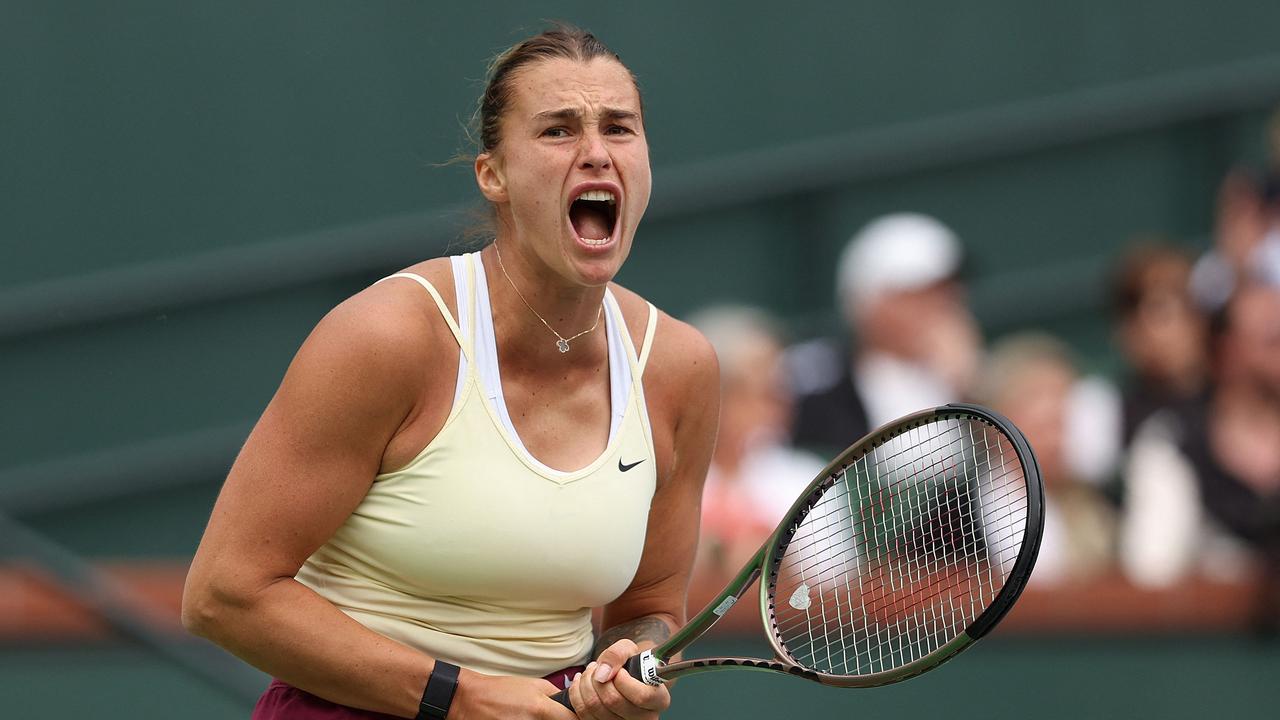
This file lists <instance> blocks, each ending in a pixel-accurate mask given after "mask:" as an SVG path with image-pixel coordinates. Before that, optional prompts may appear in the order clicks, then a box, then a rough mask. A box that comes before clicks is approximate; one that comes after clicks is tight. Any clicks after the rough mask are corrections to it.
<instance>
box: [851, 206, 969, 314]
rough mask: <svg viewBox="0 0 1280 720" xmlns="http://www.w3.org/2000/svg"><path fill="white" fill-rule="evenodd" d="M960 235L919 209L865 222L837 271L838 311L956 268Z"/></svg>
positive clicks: (926, 283) (949, 273)
mask: <svg viewBox="0 0 1280 720" xmlns="http://www.w3.org/2000/svg"><path fill="white" fill-rule="evenodd" d="M961 256H962V251H961V248H960V240H959V238H957V237H956V234H955V233H954V232H952V231H951V229H950V228H948V227H947V226H946V225H943V224H942V223H941V222H938V221H937V220H935V219H934V218H932V217H929V216H928V215H922V214H920V213H895V214H892V215H885V216H883V217H879V218H876V219H875V220H872V221H871V222H869V223H867V224H866V225H865V226H863V228H862V229H861V230H859V231H858V233H857V234H856V235H854V236H853V238H852V239H851V240H850V241H849V244H848V245H847V246H845V249H844V252H843V253H842V254H841V255H840V264H839V266H838V267H837V270H836V291H837V294H838V295H839V298H840V304H841V310H842V312H844V313H846V314H847V313H849V312H851V311H852V310H853V309H855V308H858V307H865V306H866V304H867V303H868V302H869V301H871V300H873V299H874V298H876V297H878V296H879V295H881V294H883V293H885V292H892V291H895V290H914V289H918V288H923V287H928V286H929V285H932V284H934V283H937V282H940V281H942V280H945V279H947V278H950V277H952V276H954V275H955V274H956V273H957V272H958V271H959V270H960V262H961Z"/></svg>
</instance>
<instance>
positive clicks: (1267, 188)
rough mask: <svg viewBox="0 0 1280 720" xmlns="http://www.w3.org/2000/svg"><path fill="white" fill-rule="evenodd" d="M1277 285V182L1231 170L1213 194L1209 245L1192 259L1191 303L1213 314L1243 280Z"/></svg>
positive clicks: (1279, 194)
mask: <svg viewBox="0 0 1280 720" xmlns="http://www.w3.org/2000/svg"><path fill="white" fill-rule="evenodd" d="M1255 281H1261V282H1266V283H1270V284H1273V285H1275V284H1280V178H1278V177H1277V176H1276V175H1275V174H1274V172H1273V174H1272V175H1270V176H1269V177H1268V178H1267V179H1264V180H1258V179H1257V178H1255V177H1253V176H1252V175H1250V174H1249V173H1247V172H1245V171H1243V170H1234V171H1232V172H1230V173H1228V174H1227V177H1226V178H1224V179H1223V181H1222V186H1221V187H1220V188H1219V190H1218V211H1217V218H1216V220H1215V227H1214V237H1213V247H1212V248H1211V249H1210V250H1209V251H1208V252H1206V253H1205V254H1204V255H1202V256H1201V257H1200V259H1199V260H1197V261H1196V264H1195V268H1194V270H1193V271H1192V275H1191V289H1192V293H1193V295H1194V296H1195V298H1196V301H1197V302H1198V303H1200V305H1201V306H1202V307H1203V308H1204V309H1205V310H1206V311H1209V312H1218V311H1220V310H1221V309H1222V308H1223V306H1224V305H1226V303H1227V301H1228V300H1229V299H1230V298H1231V297H1232V295H1233V294H1234V292H1235V291H1236V289H1237V288H1238V287H1239V286H1240V285H1242V284H1244V283H1248V282H1255Z"/></svg>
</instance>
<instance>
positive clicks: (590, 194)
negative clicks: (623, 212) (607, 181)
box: [578, 190, 617, 203]
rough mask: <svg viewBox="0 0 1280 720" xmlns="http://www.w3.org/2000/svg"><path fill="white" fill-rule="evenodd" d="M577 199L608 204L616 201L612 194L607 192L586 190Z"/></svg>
mask: <svg viewBox="0 0 1280 720" xmlns="http://www.w3.org/2000/svg"><path fill="white" fill-rule="evenodd" d="M578 199H579V200H597V201H601V202H608V203H613V202H617V200H615V199H614V197H613V193H612V192H610V191H608V190H588V191H586V192H584V193H582V194H581V195H579V196H578Z"/></svg>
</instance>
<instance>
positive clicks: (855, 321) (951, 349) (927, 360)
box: [790, 213, 981, 453]
mask: <svg viewBox="0 0 1280 720" xmlns="http://www.w3.org/2000/svg"><path fill="white" fill-rule="evenodd" d="M961 256H962V252H961V247H960V241H959V240H958V239H957V238H956V236H955V234H954V233H952V232H951V230H950V229H948V228H947V227H946V226H945V225H943V224H942V223H940V222H938V221H937V220H935V219H933V218H931V217H927V216H925V215H919V214H914V213H900V214H896V215H888V216H885V217H881V218H879V219H877V220H874V221H872V222H871V223H870V224H868V225H867V226H866V227H864V228H863V229H862V230H860V231H859V232H858V234H857V235H855V236H854V238H853V239H852V240H851V241H850V242H849V245H848V246H847V247H846V248H845V250H844V253H843V255H842V256H841V258H840V264H839V267H838V269H837V277H836V284H837V286H836V290H837V296H838V299H839V303H840V310H841V314H842V316H843V318H844V320H845V322H846V325H847V328H846V329H847V330H848V331H849V333H850V334H851V335H852V336H853V337H854V346H853V349H852V350H850V349H847V348H843V349H842V348H841V347H840V346H838V345H837V344H836V343H833V342H830V341H815V342H811V343H806V344H804V345H801V346H798V347H796V348H794V349H793V351H792V353H791V357H790V364H791V372H792V374H793V376H794V377H795V378H796V380H795V382H796V388H797V390H798V392H799V393H800V397H799V403H798V413H797V418H796V428H795V435H794V438H795V442H796V444H797V445H800V446H802V447H810V448H814V449H817V450H820V451H821V452H823V453H830V452H838V451H840V450H843V449H844V448H845V447H847V446H849V445H850V444H852V443H853V442H854V441H856V440H857V439H859V438H861V437H862V436H863V435H865V434H866V433H867V432H868V431H870V430H872V429H874V428H876V427H878V426H880V425H882V424H884V423H886V422H888V421H890V420H893V419H895V418H897V417H899V416H902V415H905V414H907V413H910V412H914V411H916V410H921V409H924V408H928V407H932V406H935V405H941V404H945V403H948V402H952V401H955V400H959V399H962V398H964V397H965V396H966V395H967V394H968V391H969V389H970V386H971V384H972V381H973V377H974V374H975V371H976V368H977V360H978V355H979V353H980V350H981V337H980V335H979V332H978V328H977V323H976V322H975V321H974V318H973V315H972V314H971V313H970V312H969V308H968V306H967V304H966V302H965V298H964V293H963V289H962V287H961V284H960V282H959V279H958V273H959V270H960V265H961Z"/></svg>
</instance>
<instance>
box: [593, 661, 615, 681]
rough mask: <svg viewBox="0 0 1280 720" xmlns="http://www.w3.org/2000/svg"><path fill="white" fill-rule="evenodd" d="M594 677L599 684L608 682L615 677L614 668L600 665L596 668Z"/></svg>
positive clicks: (603, 664)
mask: <svg viewBox="0 0 1280 720" xmlns="http://www.w3.org/2000/svg"><path fill="white" fill-rule="evenodd" d="M593 677H595V679H596V682H598V683H602V682H606V681H608V680H609V678H611V677H613V668H611V667H609V665H608V664H606V663H600V664H599V665H597V666H596V674H595V675H594V676H593Z"/></svg>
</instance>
